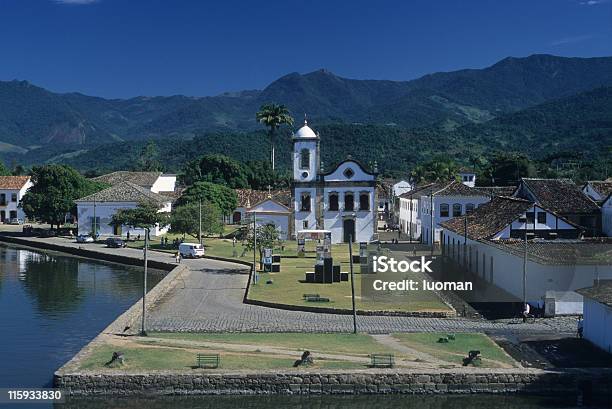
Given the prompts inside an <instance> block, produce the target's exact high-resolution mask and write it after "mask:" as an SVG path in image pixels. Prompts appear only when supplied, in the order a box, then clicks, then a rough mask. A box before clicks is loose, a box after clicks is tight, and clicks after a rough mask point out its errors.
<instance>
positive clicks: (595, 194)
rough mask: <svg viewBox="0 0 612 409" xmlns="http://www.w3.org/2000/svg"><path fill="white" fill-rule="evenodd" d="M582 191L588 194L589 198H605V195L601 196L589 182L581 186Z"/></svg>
mask: <svg viewBox="0 0 612 409" xmlns="http://www.w3.org/2000/svg"><path fill="white" fill-rule="evenodd" d="M582 191H583V192H584V194H585V195H587V196H589V197H590V198H591V199H593V200H595V201H596V202H598V201H600V200H604V199H605V197H601V195H600V194H599V192H598V191H597V190H595V189H593V187H592V186H591V184H590V183H587V184H586V185H585V186H584V187H583V188H582Z"/></svg>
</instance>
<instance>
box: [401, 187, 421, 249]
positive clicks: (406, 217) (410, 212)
mask: <svg viewBox="0 0 612 409" xmlns="http://www.w3.org/2000/svg"><path fill="white" fill-rule="evenodd" d="M411 202H412V208H411V207H410V203H411ZM419 209H420V206H419V198H416V197H413V198H412V199H410V198H403V197H401V198H400V199H399V225H400V230H401V231H402V232H403V233H405V234H407V235H409V236H410V235H411V234H412V236H411V239H413V240H417V239H419V238H420V237H421V219H420V217H419V216H420V215H419ZM411 224H412V229H411V227H410V225H411Z"/></svg>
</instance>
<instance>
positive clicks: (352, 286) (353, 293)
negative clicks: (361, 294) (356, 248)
mask: <svg viewBox="0 0 612 409" xmlns="http://www.w3.org/2000/svg"><path fill="white" fill-rule="evenodd" d="M348 242H349V265H350V268H351V300H352V303H353V334H356V333H357V308H356V307H355V273H354V272H353V245H352V243H353V236H352V235H351V234H349V241H348Z"/></svg>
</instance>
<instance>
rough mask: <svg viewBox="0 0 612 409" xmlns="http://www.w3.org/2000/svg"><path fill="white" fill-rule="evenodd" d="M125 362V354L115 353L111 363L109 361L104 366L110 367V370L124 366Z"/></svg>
mask: <svg viewBox="0 0 612 409" xmlns="http://www.w3.org/2000/svg"><path fill="white" fill-rule="evenodd" d="M123 363H124V360H123V352H118V351H116V352H113V357H112V358H111V360H110V361H108V362H107V363H105V364H104V366H106V367H109V368H115V367H117V366H123Z"/></svg>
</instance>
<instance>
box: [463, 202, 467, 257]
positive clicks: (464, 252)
mask: <svg viewBox="0 0 612 409" xmlns="http://www.w3.org/2000/svg"><path fill="white" fill-rule="evenodd" d="M467 224H468V222H467V212H466V213H465V216H464V217H463V264H464V265H465V267H466V269H467V265H468V263H467Z"/></svg>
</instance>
